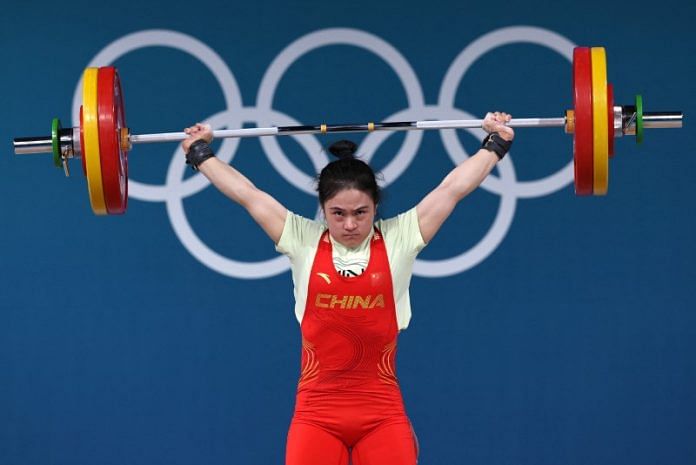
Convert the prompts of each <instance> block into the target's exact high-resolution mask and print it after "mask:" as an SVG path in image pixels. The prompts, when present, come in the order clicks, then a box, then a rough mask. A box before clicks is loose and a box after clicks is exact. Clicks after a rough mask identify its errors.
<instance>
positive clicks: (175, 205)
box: [72, 27, 575, 279]
mask: <svg viewBox="0 0 696 465" xmlns="http://www.w3.org/2000/svg"><path fill="white" fill-rule="evenodd" d="M514 43H531V44H538V45H542V46H545V47H547V48H549V49H551V50H554V51H556V52H557V53H559V54H560V55H562V56H564V57H566V58H567V59H568V61H570V62H572V53H573V47H574V46H575V44H573V43H572V42H571V41H569V40H568V39H566V38H565V37H563V36H561V35H559V34H557V33H555V32H552V31H549V30H546V29H541V28H535V27H507V28H502V29H498V30H496V31H493V32H490V33H488V34H485V35H483V36H481V37H479V38H478V39H476V40H475V41H474V42H472V43H471V44H470V45H469V46H468V47H466V48H465V49H464V50H462V51H461V52H460V54H459V55H458V56H457V57H456V58H455V60H454V61H453V63H452V65H450V68H449V69H448V71H447V73H446V75H445V78H444V81H443V84H442V88H441V89H440V94H439V97H438V104H437V105H427V104H426V103H425V101H424V97H423V91H422V89H421V86H420V83H419V81H418V78H417V77H416V74H415V72H414V71H413V69H412V68H411V66H410V65H409V63H408V61H406V59H405V58H404V57H403V56H402V55H401V54H400V53H399V52H398V51H397V50H396V49H395V48H394V47H392V46H391V45H390V44H388V43H387V42H385V41H384V40H382V39H381V38H379V37H377V36H375V35H373V34H370V33H368V32H365V31H360V30H356V29H337V28H335V29H324V30H320V31H316V32H313V33H310V34H307V35H305V36H304V37H301V38H300V39H298V40H296V41H295V42H293V43H291V44H290V45H288V46H287V47H286V48H285V49H284V50H283V51H282V52H281V53H280V54H279V55H278V56H277V57H276V58H275V59H274V60H273V62H272V63H271V65H270V66H269V68H268V70H267V71H266V73H265V75H264V76H263V79H262V80H261V85H260V87H259V92H258V96H257V103H256V106H255V107H248V106H243V105H242V101H243V100H242V96H241V92H240V90H239V86H238V85H237V82H236V80H235V78H234V75H233V74H232V72H231V71H230V69H229V68H228V67H227V65H226V64H225V63H224V61H223V60H222V59H221V58H220V56H219V55H218V54H217V53H216V52H215V51H214V50H212V49H211V48H210V47H208V46H207V45H205V44H204V43H202V42H201V41H199V40H197V39H195V38H193V37H191V36H188V35H185V34H182V33H179V32H174V31H167V30H148V31H142V32H136V33H133V34H129V35H127V36H124V37H122V38H120V39H118V40H116V41H114V42H112V43H111V44H110V45H108V46H107V47H106V48H104V49H103V50H102V51H101V52H100V53H99V54H97V55H96V56H95V57H94V58H93V59H92V61H91V62H90V63H89V65H88V66H105V65H108V64H111V63H113V62H114V61H115V60H116V59H118V58H119V57H121V56H123V55H125V54H127V53H129V52H131V51H134V50H137V49H140V48H145V47H155V46H163V47H171V48H175V49H178V50H181V51H183V52H186V53H189V54H191V55H193V56H194V57H196V58H197V59H198V60H200V61H201V62H202V63H203V64H204V65H205V66H206V67H207V68H208V69H209V70H210V71H211V72H212V74H213V75H214V77H215V78H216V79H217V81H218V83H219V84H220V88H221V89H222V93H223V96H224V99H225V103H226V104H227V110H226V111H223V112H220V113H217V114H215V115H212V116H211V117H210V118H208V119H207V120H206V121H205V122H206V123H209V124H210V125H212V126H213V127H214V128H220V127H228V128H236V127H241V126H242V124H243V123H255V124H257V125H258V126H271V125H296V124H301V123H300V122H298V121H295V120H294V119H292V118H291V117H290V116H288V115H285V114H283V113H281V112H279V111H277V110H274V109H273V108H272V105H273V97H274V94H275V91H276V88H277V86H278V83H279V82H280V80H281V78H282V77H283V75H284V73H285V72H286V71H287V69H288V68H289V67H290V66H291V65H292V64H293V63H294V62H295V61H296V60H298V59H299V58H300V57H301V56H303V55H304V54H306V53H308V52H310V51H312V50H314V49H317V48H321V47H325V46H329V45H351V46H355V47H360V48H363V49H366V50H368V51H370V52H372V53H374V54H375V55H377V56H378V57H380V58H381V59H382V60H384V61H385V62H386V63H387V64H388V65H389V66H390V67H391V69H392V70H394V72H395V73H396V75H397V76H398V77H399V79H400V80H401V82H402V84H403V87H404V90H405V91H406V98H407V101H408V108H406V109H404V110H401V111H399V112H396V113H394V114H392V115H390V116H389V117H388V118H386V119H385V120H387V121H388V120H401V121H406V120H419V119H420V120H422V119H429V118H432V119H468V118H474V116H472V115H470V114H468V113H467V112H465V111H462V110H459V109H457V108H455V107H454V99H455V94H456V90H457V87H458V85H459V82H460V81H461V79H462V78H463V76H464V74H465V73H466V71H467V70H468V69H469V67H470V66H471V65H472V64H473V63H474V62H475V61H476V60H477V59H478V58H479V57H481V56H482V55H484V54H485V53H487V52H489V51H490V50H492V49H494V48H497V47H500V46H502V45H507V44H514ZM81 87H82V83H81V82H79V83H78V85H77V88H76V89H75V95H74V98H73V113H72V114H73V121H74V122H75V124H78V123H77V122H78V120H79V107H80V96H81ZM236 102H239V107H235V106H234V105H236ZM467 131H469V132H470V133H471V134H472V135H474V136H475V137H478V138H479V139H482V137H483V135H484V134H483V131H482V130H481V129H468V130H467ZM392 134H393V133H387V132H374V133H370V134H368V135H367V136H366V138H365V139H364V141H363V143H362V145H361V147H360V151H361V153H362V154H364V159H365V160H366V161H369V160H370V159H371V158H372V157H373V156H374V154H375V153H376V151H377V149H378V148H379V146H380V145H381V144H382V142H384V141H385V140H386V139H387V138H388V137H390V136H391V135H392ZM440 134H441V138H442V142H443V144H444V146H445V148H446V150H447V153H448V154H449V156H450V158H451V159H452V161H453V162H454V163H455V164H457V163H460V162H462V161H463V160H465V159H466V158H467V157H468V156H469V155H468V154H467V152H466V150H464V148H463V147H462V145H461V143H460V142H459V139H458V138H457V136H456V133H455V131H454V130H445V131H441V132H440ZM293 137H295V140H296V141H297V142H298V143H299V144H300V145H301V146H302V148H303V149H304V150H305V151H306V152H307V155H308V156H309V159H310V161H311V162H312V165H313V166H314V169H315V170H316V171H317V172H318V171H319V170H321V168H322V167H323V166H324V165H325V164H326V163H327V162H328V160H327V159H326V156H325V154H324V153H323V152H322V147H321V144H320V143H319V142H318V141H317V139H316V138H315V137H314V136H310V135H305V136H293ZM422 137H423V133H422V132H419V131H411V132H408V133H407V134H406V137H405V140H404V142H403V144H402V146H401V147H400V149H399V151H398V152H397V154H396V156H395V157H394V158H393V160H392V161H391V162H390V163H389V164H388V165H387V166H386V167H385V168H384V169H383V170H382V173H383V175H384V183H383V186H384V187H387V186H388V185H389V184H391V183H392V182H394V181H395V180H396V179H397V178H398V177H399V176H400V175H401V174H402V173H403V172H404V171H405V170H406V169H408V167H409V165H410V164H411V162H412V160H413V158H414V157H415V155H416V153H417V152H418V148H419V146H420V142H421V139H422ZM260 141H261V145H262V147H263V149H264V151H265V153H266V156H267V157H268V160H269V161H270V163H271V165H272V166H273V167H274V168H275V169H276V170H277V171H278V173H280V175H281V176H283V177H284V178H285V179H286V180H287V181H288V183H290V184H291V185H293V186H294V187H296V188H297V189H300V190H301V191H303V192H306V193H308V194H310V195H312V196H314V195H315V193H314V191H313V190H312V188H311V186H312V180H311V178H310V177H309V176H308V175H307V174H305V173H304V172H302V171H301V170H299V169H298V168H297V167H295V165H293V164H292V163H291V162H290V160H289V159H288V158H287V156H286V155H285V154H284V153H283V151H282V149H281V147H280V144H279V143H278V141H277V140H276V138H261V139H260ZM238 145H239V140H238V139H226V140H224V141H223V143H222V145H221V147H220V150H219V153H218V157H219V158H220V159H221V160H223V161H225V162H227V163H229V162H230V161H231V160H232V158H233V157H234V154H235V152H236V149H237V146H238ZM572 163H573V162H572V160H571V161H570V162H569V164H568V165H566V166H565V167H564V168H562V169H561V170H559V171H558V172H556V173H554V174H552V175H550V176H548V177H545V178H542V179H539V180H535V181H525V182H519V181H517V179H516V175H515V170H514V166H513V164H512V160H511V157H506V158H505V159H503V160H502V161H501V162H500V163H499V164H498V172H499V173H500V177H495V176H493V175H491V176H489V177H488V178H487V179H486V180H485V181H484V182H483V184H482V187H483V188H484V189H486V190H488V191H490V192H493V193H496V194H498V195H499V196H500V198H501V199H500V205H499V207H498V212H497V214H496V218H495V220H494V222H493V225H492V226H491V228H490V229H489V231H488V232H487V233H486V234H485V236H484V237H483V238H482V239H481V240H480V241H479V242H478V243H477V244H475V245H474V246H473V247H472V248H471V249H469V250H467V251H464V252H462V253H460V254H459V255H456V256H454V257H451V258H448V259H443V260H421V259H419V260H417V261H416V263H415V266H414V274H415V275H417V276H425V277H445V276H451V275H454V274H458V273H461V272H463V271H465V270H468V269H470V268H472V267H474V266H476V265H477V264H479V263H481V262H482V261H483V260H485V259H486V258H487V257H488V256H489V255H490V254H491V253H492V252H493V251H494V250H495V249H496V248H497V247H498V245H499V244H500V243H501V242H502V240H503V239H504V238H505V235H506V234H507V232H508V230H509V228H510V225H511V224H512V219H513V217H514V214H515V208H516V204H517V199H518V198H532V197H540V196H544V195H548V194H551V193H553V192H555V191H557V190H560V189H562V188H564V187H565V186H567V185H568V184H570V183H572V180H573V165H572ZM185 169H186V165H185V164H184V156H183V153H182V151H181V148H178V149H177V150H176V151H175V153H174V155H173V157H172V160H171V162H170V164H169V169H168V171H167V177H166V184H164V185H159V186H157V185H148V184H144V183H140V182H138V181H135V180H133V179H131V180H130V184H129V191H130V196H131V197H132V198H136V199H139V200H144V201H149V202H165V203H166V205H167V212H168V214H169V218H170V221H171V224H172V227H173V229H174V231H175V233H176V235H177V237H178V238H179V240H180V241H181V243H182V244H183V245H184V247H186V249H187V250H188V251H189V252H190V253H191V254H192V255H193V256H194V257H195V258H196V259H197V260H199V261H200V262H202V263H203V264H204V265H206V266H208V267H209V268H210V269H212V270H214V271H217V272H218V273H221V274H223V275H227V276H231V277H235V278H244V279H257V278H267V277H271V276H275V275H277V274H280V273H283V272H285V271H287V270H288V269H289V262H288V260H287V259H286V258H285V257H283V256H279V257H276V258H273V259H270V260H263V261H259V262H241V261H237V260H233V259H231V258H228V257H224V256H222V255H220V254H218V253H217V252H215V251H214V250H212V249H211V248H209V247H208V246H207V245H206V244H205V243H204V242H203V241H201V239H200V238H199V237H198V236H197V235H196V233H195V232H194V231H193V229H192V227H191V225H190V224H189V222H188V219H187V217H186V212H185V211H184V208H183V199H184V198H186V197H188V196H191V195H194V194H196V193H198V192H200V191H201V190H203V189H204V188H205V187H206V186H207V185H208V181H207V179H205V178H204V177H203V176H202V175H200V174H197V175H195V176H192V177H190V178H188V179H186V180H183V177H184V173H185Z"/></svg>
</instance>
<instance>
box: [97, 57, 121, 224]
mask: <svg viewBox="0 0 696 465" xmlns="http://www.w3.org/2000/svg"><path fill="white" fill-rule="evenodd" d="M97 92H98V94H97V105H98V108H99V155H100V161H101V169H102V180H103V185H104V200H105V203H106V209H107V211H108V212H109V214H110V215H119V214H123V213H125V211H126V202H127V196H128V192H127V186H128V179H127V176H128V174H127V168H126V163H127V162H126V156H127V154H126V153H125V152H124V151H123V150H122V149H121V140H120V129H121V127H122V126H123V122H124V115H123V98H122V95H121V85H120V82H119V79H118V74H117V73H116V69H115V68H114V67H113V66H106V67H102V68H99V75H98V78H97Z"/></svg>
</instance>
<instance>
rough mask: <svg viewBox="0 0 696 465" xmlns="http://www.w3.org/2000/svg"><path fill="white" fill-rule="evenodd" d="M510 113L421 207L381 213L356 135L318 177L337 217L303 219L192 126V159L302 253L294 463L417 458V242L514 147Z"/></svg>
mask: <svg viewBox="0 0 696 465" xmlns="http://www.w3.org/2000/svg"><path fill="white" fill-rule="evenodd" d="M509 120H510V116H509V115H508V114H506V113H497V112H496V113H489V114H487V115H486V118H485V119H484V122H483V129H484V130H485V131H486V132H488V133H489V134H488V136H487V137H486V139H485V140H484V142H483V146H482V148H481V150H479V151H478V152H477V153H476V154H475V155H474V156H472V157H470V158H469V159H467V160H466V161H464V162H463V163H462V164H460V165H459V166H457V167H456V168H455V169H453V170H452V171H451V172H450V173H449V174H448V175H447V176H446V177H445V178H444V180H443V181H442V183H440V185H439V186H437V187H436V188H435V189H434V190H433V191H432V192H430V193H429V194H428V195H426V196H425V197H424V198H423V200H421V201H420V203H418V205H417V206H415V207H414V208H412V209H411V210H409V211H407V212H405V213H402V214H400V215H398V216H396V217H394V218H390V219H387V220H379V221H377V222H375V221H374V219H375V212H376V210H377V205H378V204H379V198H380V191H379V187H378V186H377V183H376V181H375V174H374V172H373V171H372V169H371V168H370V167H369V166H368V165H367V164H366V163H365V162H363V161H361V160H359V159H357V158H355V157H354V153H355V149H356V146H355V144H354V143H352V142H349V141H340V142H337V143H335V144H333V145H332V146H331V147H330V149H329V150H330V151H331V153H332V154H333V155H335V156H337V157H338V160H335V161H333V162H331V163H329V164H328V165H327V166H326V167H324V169H323V170H322V171H321V173H320V174H319V176H318V186H317V191H318V193H319V203H320V205H321V208H322V211H323V213H324V218H325V220H326V222H325V223H324V222H318V221H314V220H310V219H307V218H303V217H301V216H299V215H296V214H294V213H292V212H290V211H288V210H287V209H286V208H285V207H284V206H283V205H282V204H281V203H280V202H278V201H277V200H276V199H274V198H273V197H271V196H270V195H269V194H267V193H266V192H263V191H261V190H259V189H258V188H257V187H256V186H254V184H253V183H252V182H251V181H250V180H249V179H247V178H246V177H245V176H244V175H242V174H241V173H240V172H239V171H237V170H236V169H235V168H233V167H232V166H230V165H228V164H226V163H223V162H221V161H220V160H219V159H217V158H215V155H214V153H213V151H212V150H211V148H210V146H209V145H208V144H209V143H210V142H211V140H212V138H213V135H212V131H211V129H210V127H209V126H205V125H202V124H196V125H195V126H192V127H190V128H187V129H186V130H185V132H186V133H187V134H188V135H189V137H188V139H186V140H185V141H184V142H183V143H182V146H183V149H184V152H185V153H186V160H187V163H188V164H190V165H191V166H192V167H193V168H194V169H195V170H198V171H200V172H201V173H203V174H204V175H205V176H206V177H207V178H208V179H209V180H210V181H211V182H212V183H213V184H214V185H215V186H216V187H217V188H218V189H219V190H220V191H221V192H222V193H223V194H225V195H226V196H227V197H229V198H230V199H232V200H234V201H235V202H237V203H239V204H240V205H242V206H243V207H244V208H246V210H247V211H248V212H249V214H250V215H251V216H252V217H253V218H254V220H255V221H256V222H257V223H258V224H259V225H260V226H261V228H263V230H264V231H265V232H266V234H268V236H269V237H270V238H271V240H273V242H274V243H275V244H276V250H277V251H279V252H281V253H283V254H285V255H287V256H288V257H289V258H290V261H291V269H292V279H293V283H294V293H295V315H296V316H297V320H298V321H299V322H300V327H301V333H302V365H301V366H302V369H301V373H300V379H299V382H298V387H297V397H296V404H295V413H294V415H293V418H292V422H291V424H290V430H289V432H288V439H287V449H286V465H346V464H348V463H349V459H350V460H351V461H352V464H353V465H415V463H416V461H417V456H418V446H417V442H416V437H415V434H414V432H413V429H412V427H411V423H410V422H409V419H408V417H407V415H406V412H405V409H404V405H403V400H402V398H401V391H400V389H399V384H398V381H397V378H396V374H395V357H396V341H397V334H398V333H399V331H401V330H402V329H404V328H406V327H407V326H408V323H409V320H410V318H411V304H410V298H409V290H408V289H409V283H410V281H411V272H412V267H413V263H414V261H415V258H416V255H417V254H418V252H419V251H420V250H421V249H422V248H423V247H424V246H425V245H426V244H427V243H428V242H429V241H430V240H431V239H432V238H433V236H434V235H435V234H436V233H437V231H438V230H439V229H440V226H441V225H442V224H443V222H444V221H445V219H447V217H448V216H449V215H450V213H451V212H452V210H453V209H454V207H455V206H456V204H457V202H459V201H460V200H461V199H463V198H464V197H465V196H466V195H467V194H469V193H470V192H471V191H473V190H474V189H475V188H476V187H478V185H479V184H481V182H482V181H483V180H484V178H485V177H486V176H487V175H488V174H489V173H490V172H491V170H492V169H493V167H494V166H495V164H496V163H497V162H498V160H500V159H502V158H503V156H505V154H506V153H507V151H508V150H509V148H510V145H511V144H512V140H513V138H514V132H513V130H512V129H511V128H509V127H507V126H506V125H505V123H506V122H507V121H509Z"/></svg>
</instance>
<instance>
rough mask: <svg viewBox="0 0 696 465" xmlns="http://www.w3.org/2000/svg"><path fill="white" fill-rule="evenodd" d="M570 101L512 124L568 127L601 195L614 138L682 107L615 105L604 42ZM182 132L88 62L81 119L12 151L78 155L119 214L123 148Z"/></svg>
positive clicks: (259, 131)
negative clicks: (145, 123)
mask: <svg viewBox="0 0 696 465" xmlns="http://www.w3.org/2000/svg"><path fill="white" fill-rule="evenodd" d="M572 74H573V76H572V87H573V109H572V110H567V111H566V112H565V114H564V115H563V116H562V117H557V118H513V119H512V120H511V121H509V122H508V123H507V124H508V126H510V127H516V128H524V127H563V128H565V132H566V133H568V134H572V135H573V160H574V168H575V193H576V194H577V195H605V194H606V193H607V189H608V185H609V158H610V157H612V156H613V154H614V139H615V138H617V137H621V136H624V135H631V136H635V137H636V142H638V143H641V142H642V141H643V137H644V130H645V129H653V128H680V127H682V119H683V114H682V112H681V111H662V112H644V111H643V99H642V97H641V96H640V95H637V96H636V99H635V103H634V104H631V105H619V106H615V105H614V90H613V86H612V85H611V84H609V83H608V82H607V60H606V52H605V49H604V48H603V47H576V48H575V49H574V51H573V73H572ZM482 123H483V120H481V119H470V120H441V121H409V122H381V123H372V122H371V123H367V124H319V125H302V126H274V127H268V128H241V129H226V130H216V131H213V135H214V137H216V138H230V137H239V138H242V137H260V136H285V135H298V134H326V133H337V132H371V131H409V130H428V129H460V128H477V127H481V125H482ZM186 137H187V135H186V134H185V133H183V132H171V133H159V134H141V135H137V134H131V132H130V129H129V128H128V126H127V125H126V117H125V108H124V102H123V92H122V90H121V81H120V78H119V74H118V71H117V70H116V68H114V67H112V66H106V67H100V68H87V69H86V70H85V72H84V75H83V89H82V106H81V107H80V126H79V127H73V128H63V127H62V126H61V124H60V120H59V119H58V118H54V119H53V122H52V124H51V135H50V136H41V137H20V138H15V139H14V150H15V154H35V153H52V154H53V161H54V164H55V165H56V166H57V167H62V168H63V169H64V171H65V174H66V176H69V175H70V168H69V164H68V161H69V160H70V159H71V158H81V160H82V169H83V173H84V174H85V176H86V177H87V189H88V192H89V199H90V204H91V206H92V210H93V211H94V213H95V214H97V215H107V214H108V215H117V214H123V213H125V211H126V208H127V203H128V153H129V152H130V150H131V149H132V147H133V144H139V143H154V142H174V141H181V140H184V139H185V138H186Z"/></svg>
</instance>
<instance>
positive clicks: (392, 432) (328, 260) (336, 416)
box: [286, 230, 418, 465]
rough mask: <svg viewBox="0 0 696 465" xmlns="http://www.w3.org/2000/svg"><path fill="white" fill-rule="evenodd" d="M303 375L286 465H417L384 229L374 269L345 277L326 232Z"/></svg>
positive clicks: (313, 287) (306, 324) (314, 278)
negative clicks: (399, 371)
mask: <svg viewBox="0 0 696 465" xmlns="http://www.w3.org/2000/svg"><path fill="white" fill-rule="evenodd" d="M301 329H302V372H301V376H300V380H299V383H298V388H297V399H296V404H295V414H294V416H293V419H292V423H291V424H290V430H289V432H288V443H287V451H286V465H346V464H348V461H349V456H350V458H351V459H352V464H353V465H414V464H415V463H416V459H417V455H418V446H417V442H416V438H415V434H414V433H413V429H412V428H411V424H410V422H409V420H408V417H407V416H406V412H405V410H404V404H403V400H402V398H401V391H400V389H399V384H398V382H397V379H396V373H395V368H396V367H395V361H396V360H395V359H396V339H397V334H398V330H397V322H396V308H395V304H394V292H393V289H392V280H391V273H390V270H389V261H388V259H387V251H386V248H385V246H384V240H383V238H382V235H381V234H380V232H379V230H375V234H374V236H373V239H372V241H371V244H370V260H369V263H368V265H367V269H366V270H365V271H364V272H363V274H361V275H360V276H357V277H352V278H348V277H344V276H341V275H339V274H338V272H337V271H336V268H335V267H334V263H333V258H332V252H331V241H330V240H329V235H328V231H327V232H325V233H324V234H323V235H322V237H321V239H320V241H319V247H318V249H317V254H316V256H315V258H314V264H313V266H312V271H311V276H310V278H309V289H308V294H307V307H306V309H305V313H304V317H303V318H302V325H301Z"/></svg>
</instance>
